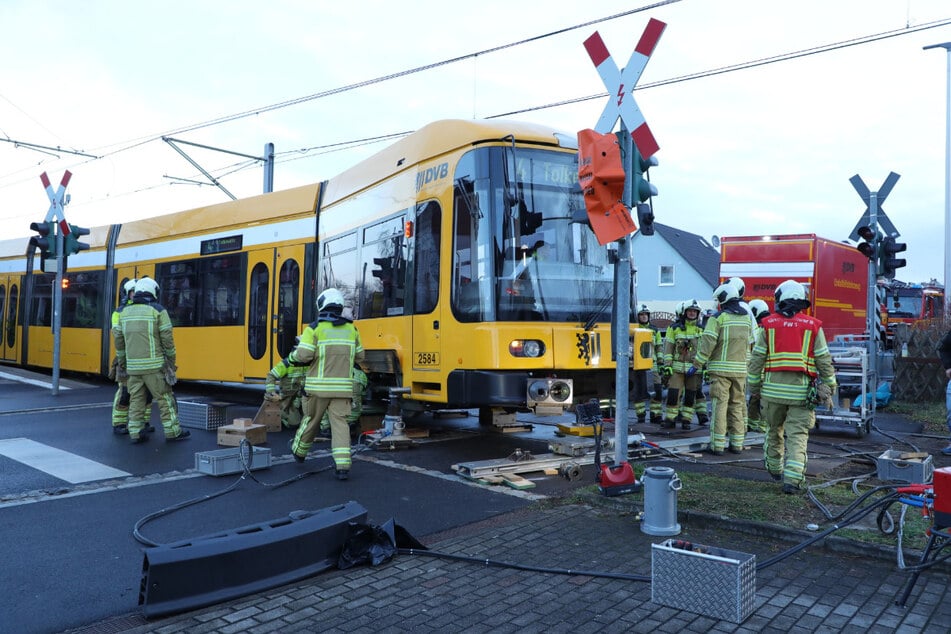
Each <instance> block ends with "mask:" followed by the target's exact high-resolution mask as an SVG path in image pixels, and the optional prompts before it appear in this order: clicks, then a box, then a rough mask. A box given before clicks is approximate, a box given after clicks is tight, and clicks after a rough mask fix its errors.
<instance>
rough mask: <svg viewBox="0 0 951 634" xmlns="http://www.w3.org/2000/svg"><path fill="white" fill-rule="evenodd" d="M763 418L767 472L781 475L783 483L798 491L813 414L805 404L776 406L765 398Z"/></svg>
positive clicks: (779, 404) (803, 476) (762, 404)
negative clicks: (764, 423) (796, 488)
mask: <svg viewBox="0 0 951 634" xmlns="http://www.w3.org/2000/svg"><path fill="white" fill-rule="evenodd" d="M760 407H761V408H762V411H763V412H764V415H765V418H766V425H767V431H766V447H765V457H766V458H765V461H766V470H767V471H769V472H770V473H771V474H773V475H782V478H783V483H785V484H791V485H793V486H795V487H798V488H801V487H802V484H803V482H805V480H806V464H807V462H808V459H807V456H806V449H807V447H808V444H809V430H810V429H812V428H813V427H814V426H815V424H816V413H815V411H813V410H812V409H811V408H810V407H809V406H808V404H807V403H806V401H801V402H799V403H794V404H790V403H779V402H776V401H772V400H770V399H768V398H766V397H762V398H761V400H760Z"/></svg>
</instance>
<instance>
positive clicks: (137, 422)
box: [128, 370, 182, 440]
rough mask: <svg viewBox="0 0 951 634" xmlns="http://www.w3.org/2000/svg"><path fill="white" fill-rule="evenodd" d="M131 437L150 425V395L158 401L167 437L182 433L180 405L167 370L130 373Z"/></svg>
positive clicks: (134, 436) (136, 435) (174, 436)
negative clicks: (167, 375)
mask: <svg viewBox="0 0 951 634" xmlns="http://www.w3.org/2000/svg"><path fill="white" fill-rule="evenodd" d="M128 385H129V438H131V439H133V440H135V439H136V438H138V437H139V433H140V432H141V431H142V429H144V428H145V427H146V426H148V423H149V418H151V410H150V409H149V407H148V403H149V396H150V395H151V398H153V399H155V401H156V402H157V403H158V408H159V416H160V417H161V419H162V427H163V428H164V429H165V437H166V438H176V437H177V436H178V435H179V434H181V433H182V428H181V426H180V425H179V424H178V406H177V405H176V403H175V395H174V394H173V393H172V387H171V386H170V385H169V384H168V382H167V381H166V380H165V372H164V371H162V370H156V371H154V372H149V373H148V374H130V375H129V381H128Z"/></svg>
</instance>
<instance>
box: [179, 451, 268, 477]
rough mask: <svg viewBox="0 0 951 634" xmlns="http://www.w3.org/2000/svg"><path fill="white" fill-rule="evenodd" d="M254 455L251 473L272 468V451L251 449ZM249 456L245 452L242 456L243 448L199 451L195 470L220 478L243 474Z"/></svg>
mask: <svg viewBox="0 0 951 634" xmlns="http://www.w3.org/2000/svg"><path fill="white" fill-rule="evenodd" d="M251 449H252V450H253V453H251V455H250V464H249V465H248V468H249V470H250V471H256V470H258V469H267V468H269V467H270V466H271V450H270V449H268V448H267V447H253V446H252V447H251ZM248 460H249V456H248V453H247V452H245V454H244V456H243V457H242V456H241V447H234V448H232V449H215V450H214V451H199V452H198V453H196V454H195V470H196V471H198V472H199V473H207V474H208V475H213V476H220V475H228V474H230V473H241V472H242V471H244V463H245V462H248Z"/></svg>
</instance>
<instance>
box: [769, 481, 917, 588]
mask: <svg viewBox="0 0 951 634" xmlns="http://www.w3.org/2000/svg"><path fill="white" fill-rule="evenodd" d="M898 497H899V494H898V493H894V494H892V495H889V496H886V497H883V498H881V499H879V500H876V501H875V502H873V503H872V504H870V505H868V506H866V507H864V508H861V509H858V510H856V511H855V512H854V513H852V515H850V516H849V517H846V518H845V519H843V520H842V521H841V522H839V523H837V524H835V525H833V526H831V527H829V528H827V529H826V530H824V531H822V532H821V533H818V534H817V535H815V536H813V537H810V538H809V539H807V540H806V541H804V542H802V543H800V544H797V545H796V546H793V547H792V548H790V549H789V550H786V551H783V552H781V553H779V554H778V555H774V556H773V557H770V558H769V559H767V560H765V561H762V562H760V563H758V564H756V569H757V570H760V569H762V568H766V567H768V566H772V565H773V564H776V563H779V562H780V561H782V560H784V559H786V558H788V557H791V556H792V555H795V554H796V553H798V552H800V551H801V550H804V549H805V548H807V547H809V546H811V545H812V544H814V543H816V542H817V541H819V540H821V539H825V538H826V537H828V536H829V535H831V534H832V533H834V532H836V531H837V530H839V529H840V528H846V527H847V526H850V525H852V524H854V523H856V522H857V521H859V520H860V519H862V518H863V517H865V516H866V515H868V514H869V513H870V512H872V511H874V510H875V509H877V508H879V507H881V506H887V505H889V504H891V503H892V502H893V501H894V500H897V499H898Z"/></svg>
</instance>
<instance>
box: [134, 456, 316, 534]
mask: <svg viewBox="0 0 951 634" xmlns="http://www.w3.org/2000/svg"><path fill="white" fill-rule="evenodd" d="M253 451H254V447H253V446H252V445H251V443H249V442H248V441H247V440H246V439H245V440H242V441H241V444H240V445H238V457H239V459H240V460H241V466H242V468H243V473H242V474H241V475H240V476H239V477H238V479H237V480H235V481H234V482H232V483H231V484H230V485H228V486H227V487H225V488H224V489H222V490H221V491H218V492H216V493H209V494H207V495H202V496H199V497H196V498H192V499H190V500H185V501H184V502H179V503H178V504H175V505H172V506H169V507H166V508H164V509H161V510H159V511H155V512H153V513H149V514H148V515H146V516H145V517H143V518H141V519H140V520H139V521H138V522H136V523H135V526H133V528H132V536H133V537H134V538H135V540H136V541H137V542H139V543H140V544H143V545H144V546H149V547H154V546H161V545H162V544H159V543H158V542H154V541H152V540H151V539H149V538H148V537H145V536H144V535H142V533H141V528H142V527H143V526H145V525H146V524H147V523H149V522H151V521H152V520H154V519H157V518H159V517H162V516H164V515H168V514H170V513H173V512H174V511H179V510H181V509H184V508H188V507H189V506H192V505H194V504H198V503H200V502H207V501H208V500H213V499H215V498H217V497H220V496H222V495H224V494H226V493H230V492H231V491H234V490H235V489H236V488H237V486H238V485H239V484H241V482H242V481H243V480H245V479H251V480H253V481H255V482H257V483H258V484H260V485H261V486H263V487H273V488H275V489H277V488H280V487H282V486H286V485H288V484H290V483H292V482H297V481H298V480H303V479H304V478H307V477H309V476H312V475H316V474H318V473H322V472H324V471H328V470H329V469H330V468H331V465H328V466H326V467H321V468H320V469H315V470H312V471H305V472H303V473H299V474H297V475H295V476H294V477H292V478H288V479H287V480H281V481H280V482H262V481H261V480H258V479H257V478H256V477H255V476H254V474H253V473H251V459H252V452H253ZM245 453H247V455H245Z"/></svg>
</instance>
